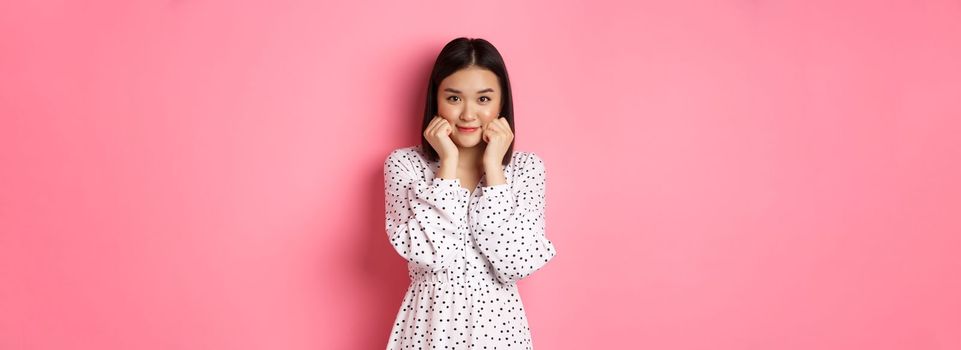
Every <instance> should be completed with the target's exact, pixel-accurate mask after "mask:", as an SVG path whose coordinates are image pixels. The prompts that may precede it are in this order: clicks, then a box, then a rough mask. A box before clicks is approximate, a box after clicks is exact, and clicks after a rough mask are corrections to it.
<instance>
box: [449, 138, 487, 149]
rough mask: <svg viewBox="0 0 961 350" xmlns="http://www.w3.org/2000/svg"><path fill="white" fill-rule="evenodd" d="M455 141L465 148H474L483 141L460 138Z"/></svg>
mask: <svg viewBox="0 0 961 350" xmlns="http://www.w3.org/2000/svg"><path fill="white" fill-rule="evenodd" d="M455 143H456V144H457V145H458V146H461V147H463V148H473V147H477V146H480V145H481V144H482V143H483V142H482V141H481V140H458V141H457V142H455Z"/></svg>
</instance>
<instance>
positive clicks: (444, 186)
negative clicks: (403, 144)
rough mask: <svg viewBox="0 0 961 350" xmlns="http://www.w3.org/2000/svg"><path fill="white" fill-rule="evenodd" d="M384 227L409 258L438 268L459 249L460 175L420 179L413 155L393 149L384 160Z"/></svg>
mask: <svg viewBox="0 0 961 350" xmlns="http://www.w3.org/2000/svg"><path fill="white" fill-rule="evenodd" d="M384 192H385V196H384V201H385V211H386V222H385V227H386V230H387V235H388V237H389V239H390V243H391V245H392V246H393V247H394V250H396V251H397V253H398V254H400V255H401V256H402V257H404V258H405V259H407V261H409V262H411V263H414V264H416V265H419V266H422V267H424V268H427V269H430V270H431V271H434V272H437V271H440V270H442V269H444V268H447V267H450V266H451V265H452V264H453V262H454V261H455V260H454V258H455V257H456V254H462V253H463V252H462V251H461V250H462V249H463V246H464V239H465V237H464V233H463V231H462V230H460V229H459V228H460V227H461V226H462V225H466V220H467V201H468V193H467V192H468V191H467V189H465V188H463V187H461V185H460V180H459V179H443V178H434V179H432V180H424V179H423V174H421V173H420V172H419V171H418V170H417V168H415V167H414V166H413V160H412V159H411V156H410V155H408V154H405V153H404V152H400V151H397V150H395V151H394V152H392V153H391V154H390V155H389V156H388V157H387V159H386V160H385V161H384Z"/></svg>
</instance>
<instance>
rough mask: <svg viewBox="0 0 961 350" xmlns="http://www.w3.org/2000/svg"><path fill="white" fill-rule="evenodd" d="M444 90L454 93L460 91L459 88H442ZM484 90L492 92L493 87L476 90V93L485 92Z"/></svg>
mask: <svg viewBox="0 0 961 350" xmlns="http://www.w3.org/2000/svg"><path fill="white" fill-rule="evenodd" d="M444 91H448V92H453V93H455V94H459V93H461V91H460V90H457V89H451V88H444ZM485 92H494V89H491V88H486V89H484V90H481V91H478V92H477V93H478V94H483V93H485Z"/></svg>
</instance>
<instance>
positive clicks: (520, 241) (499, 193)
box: [473, 153, 557, 284]
mask: <svg viewBox="0 0 961 350" xmlns="http://www.w3.org/2000/svg"><path fill="white" fill-rule="evenodd" d="M521 163H522V165H521V166H520V167H519V168H517V169H515V174H514V181H513V183H512V184H499V185H494V186H487V187H483V194H482V196H481V198H480V199H479V201H478V209H477V210H478V211H477V213H476V215H475V217H476V221H477V223H476V225H475V230H474V231H473V235H474V240H475V241H476V242H477V245H478V247H479V248H480V251H481V253H482V254H483V255H484V256H485V257H486V258H487V260H488V261H489V262H490V263H491V265H493V266H494V272H495V273H496V275H497V279H498V280H500V281H501V283H505V284H510V283H515V282H516V281H517V280H519V279H521V278H524V277H527V276H528V275H530V274H532V273H534V271H537V270H538V269H540V268H541V267H543V266H544V265H545V264H547V262H548V261H550V260H551V259H552V258H553V257H554V256H555V255H556V254H557V252H556V250H555V249H554V245H553V243H552V242H551V241H550V240H549V239H547V236H546V235H545V221H544V209H545V205H546V201H545V187H546V182H547V173H546V169H545V167H544V161H543V160H542V159H540V157H538V156H537V155H535V154H534V153H528V156H527V157H526V158H525V159H523V160H521ZM512 188H513V190H512Z"/></svg>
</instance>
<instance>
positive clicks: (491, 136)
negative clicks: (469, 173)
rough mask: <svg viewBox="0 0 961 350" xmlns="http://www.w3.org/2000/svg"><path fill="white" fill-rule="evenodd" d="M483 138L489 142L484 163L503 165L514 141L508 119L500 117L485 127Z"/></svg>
mask: <svg viewBox="0 0 961 350" xmlns="http://www.w3.org/2000/svg"><path fill="white" fill-rule="evenodd" d="M482 138H483V139H484V142H487V148H486V149H485V150H484V159H483V161H484V162H494V163H496V164H501V161H502V160H503V159H504V155H505V154H507V149H508V148H509V147H510V145H511V141H514V132H513V131H511V126H510V124H508V123H507V119H506V118H504V117H500V118H497V119H494V120H493V121H491V122H490V123H487V125H485V126H484V129H483V136H482Z"/></svg>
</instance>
